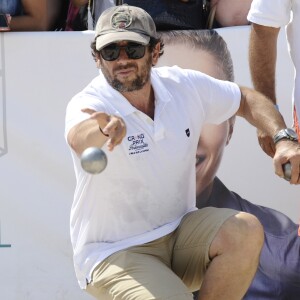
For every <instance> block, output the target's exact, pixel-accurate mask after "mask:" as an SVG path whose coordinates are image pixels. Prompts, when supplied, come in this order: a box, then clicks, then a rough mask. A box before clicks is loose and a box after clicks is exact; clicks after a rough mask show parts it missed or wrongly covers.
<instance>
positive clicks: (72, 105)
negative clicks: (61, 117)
mask: <svg viewBox="0 0 300 300" xmlns="http://www.w3.org/2000/svg"><path fill="white" fill-rule="evenodd" d="M84 108H90V109H92V110H95V111H103V112H105V111H106V108H105V105H104V104H103V103H102V102H101V101H100V100H99V98H97V97H95V96H93V95H89V94H87V93H84V92H82V93H79V94H77V95H76V96H74V97H73V98H72V99H71V101H70V102H69V104H68V106H67V109H66V117H65V138H67V135H68V133H69V131H70V129H71V128H72V127H74V126H75V125H77V124H79V123H80V122H82V121H84V120H87V119H88V118H89V117H90V114H88V113H85V112H83V111H82V109H84Z"/></svg>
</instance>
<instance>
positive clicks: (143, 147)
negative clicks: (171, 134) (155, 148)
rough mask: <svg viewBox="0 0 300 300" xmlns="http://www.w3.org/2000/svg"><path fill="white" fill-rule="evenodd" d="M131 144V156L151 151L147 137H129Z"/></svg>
mask: <svg viewBox="0 0 300 300" xmlns="http://www.w3.org/2000/svg"><path fill="white" fill-rule="evenodd" d="M127 140H128V142H129V148H128V150H129V155H134V154H139V153H143V152H147V151H149V145H148V143H146V142H145V135H144V134H143V133H139V134H136V135H130V136H128V137H127Z"/></svg>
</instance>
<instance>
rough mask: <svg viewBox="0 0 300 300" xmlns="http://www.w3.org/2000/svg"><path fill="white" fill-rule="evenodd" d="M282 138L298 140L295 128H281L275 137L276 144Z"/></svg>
mask: <svg viewBox="0 0 300 300" xmlns="http://www.w3.org/2000/svg"><path fill="white" fill-rule="evenodd" d="M281 140H290V141H293V142H297V141H298V136H297V133H296V132H295V130H293V129H291V128H285V129H281V130H279V131H278V132H277V133H276V134H275V135H274V137H273V141H274V144H276V143H278V142H279V141H281Z"/></svg>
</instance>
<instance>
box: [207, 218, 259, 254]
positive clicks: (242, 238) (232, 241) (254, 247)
mask: <svg viewBox="0 0 300 300" xmlns="http://www.w3.org/2000/svg"><path fill="white" fill-rule="evenodd" d="M263 242H264V230H263V227H262V225H261V223H260V222H259V220H258V219H257V218H256V217H255V216H254V215H251V214H248V213H244V212H240V213H238V214H236V215H234V216H232V217H230V218H229V219H228V220H226V221H225V222H224V224H223V225H222V226H221V228H220V230H219V231H218V233H217V234H216V236H215V238H214V240H213V242H212V244H211V247H210V257H211V258H213V257H215V256H217V255H220V254H223V253H225V252H227V251H229V252H231V253H236V254H237V255H240V256H241V257H246V256H247V255H248V257H249V258H255V257H259V254H260V251H261V249H262V246H263Z"/></svg>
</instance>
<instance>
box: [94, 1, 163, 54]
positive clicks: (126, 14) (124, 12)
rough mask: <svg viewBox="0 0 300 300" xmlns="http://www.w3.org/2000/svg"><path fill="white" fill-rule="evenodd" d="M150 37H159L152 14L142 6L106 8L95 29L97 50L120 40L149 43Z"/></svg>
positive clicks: (125, 5)
mask: <svg viewBox="0 0 300 300" xmlns="http://www.w3.org/2000/svg"><path fill="white" fill-rule="evenodd" d="M150 37H154V38H156V37H157V36H156V27H155V24H154V21H153V19H152V18H151V16H150V15H149V14H148V13H147V12H146V11H144V10H143V9H141V8H139V7H135V6H130V5H127V4H123V5H120V6H115V7H111V8H108V9H106V10H105V11H104V12H103V13H102V14H101V16H100V17H99V19H98V21H97V25H96V29H95V39H96V49H97V50H101V49H102V48H104V47H105V46H107V45H108V44H111V43H115V42H119V41H132V42H137V43H141V44H143V45H147V44H148V43H149V41H150Z"/></svg>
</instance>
